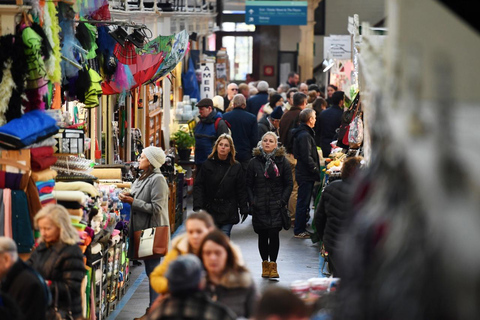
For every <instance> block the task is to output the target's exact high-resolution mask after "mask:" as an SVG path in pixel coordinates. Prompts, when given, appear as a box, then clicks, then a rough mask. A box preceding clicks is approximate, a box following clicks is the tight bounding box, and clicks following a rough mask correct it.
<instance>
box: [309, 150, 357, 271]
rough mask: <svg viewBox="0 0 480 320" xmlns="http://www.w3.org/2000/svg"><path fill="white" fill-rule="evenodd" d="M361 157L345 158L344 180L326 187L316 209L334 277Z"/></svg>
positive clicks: (316, 225) (320, 235) (317, 220)
mask: <svg viewBox="0 0 480 320" xmlns="http://www.w3.org/2000/svg"><path fill="white" fill-rule="evenodd" d="M361 160H362V158H361V157H351V158H348V159H347V160H345V162H344V164H343V167H342V180H336V181H333V182H332V183H330V184H329V185H327V186H326V187H325V189H324V190H323V192H322V197H321V198H320V204H319V205H318V206H317V209H316V211H315V217H314V221H315V229H316V230H317V232H318V235H319V237H320V239H321V240H322V241H323V245H324V246H325V250H326V251H327V252H328V259H329V268H330V272H331V273H332V274H333V276H334V277H340V273H339V272H338V258H337V257H338V238H339V237H340V235H341V234H342V232H343V229H344V228H345V225H346V222H347V220H348V219H349V218H350V210H351V208H350V206H351V200H352V177H353V175H354V174H355V172H356V171H357V169H358V168H359V167H360V162H361Z"/></svg>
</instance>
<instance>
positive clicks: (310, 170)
mask: <svg viewBox="0 0 480 320" xmlns="http://www.w3.org/2000/svg"><path fill="white" fill-rule="evenodd" d="M299 118H300V126H299V127H298V128H297V129H295V131H294V142H293V155H294V156H295V159H297V165H296V167H295V178H296V180H297V183H298V198H297V208H296V211H295V228H294V230H293V231H294V233H295V238H300V239H307V238H310V234H309V233H308V232H307V229H306V228H307V215H308V212H309V211H310V200H311V198H312V192H313V186H314V184H315V181H320V161H319V156H318V151H317V146H316V144H315V131H313V127H314V126H315V120H316V115H315V110H313V109H305V110H302V112H300V115H299Z"/></svg>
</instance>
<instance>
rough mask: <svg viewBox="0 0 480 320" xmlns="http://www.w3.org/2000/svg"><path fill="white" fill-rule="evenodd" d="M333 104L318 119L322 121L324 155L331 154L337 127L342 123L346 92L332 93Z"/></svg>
mask: <svg viewBox="0 0 480 320" xmlns="http://www.w3.org/2000/svg"><path fill="white" fill-rule="evenodd" d="M332 103H333V105H332V106H331V107H329V108H327V109H326V110H324V111H322V113H320V117H319V118H318V121H319V122H320V143H321V145H320V148H322V153H323V157H324V158H327V157H328V156H329V155H330V151H331V150H332V147H331V146H330V143H331V142H332V141H333V140H334V138H335V134H336V133H337V129H338V128H339V127H340V124H341V123H342V114H343V106H344V104H345V93H344V92H343V91H336V92H334V93H333V95H332Z"/></svg>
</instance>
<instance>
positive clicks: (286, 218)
mask: <svg viewBox="0 0 480 320" xmlns="http://www.w3.org/2000/svg"><path fill="white" fill-rule="evenodd" d="M280 216H281V217H282V227H283V229H285V230H289V229H290V227H291V226H292V220H291V219H290V215H289V214H288V210H287V208H286V206H283V207H282V208H281V209H280Z"/></svg>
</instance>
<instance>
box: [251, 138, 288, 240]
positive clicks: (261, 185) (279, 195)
mask: <svg viewBox="0 0 480 320" xmlns="http://www.w3.org/2000/svg"><path fill="white" fill-rule="evenodd" d="M253 156H254V158H253V159H252V160H250V163H249V164H248V168H247V191H248V197H249V201H250V206H251V207H252V208H253V209H252V218H253V229H254V230H255V232H257V231H259V230H264V229H270V228H282V218H281V215H280V214H281V210H286V205H287V203H288V199H289V198H290V194H291V192H292V189H293V180H292V171H291V168H290V163H289V162H288V161H287V160H286V159H285V148H283V147H281V148H279V149H278V150H277V151H276V154H275V159H274V161H275V163H276V165H277V167H278V171H279V173H280V175H279V176H278V177H275V176H271V177H270V178H266V177H265V175H264V173H265V162H266V160H265V158H264V157H263V155H262V153H261V151H260V150H259V149H258V148H255V149H253Z"/></svg>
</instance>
